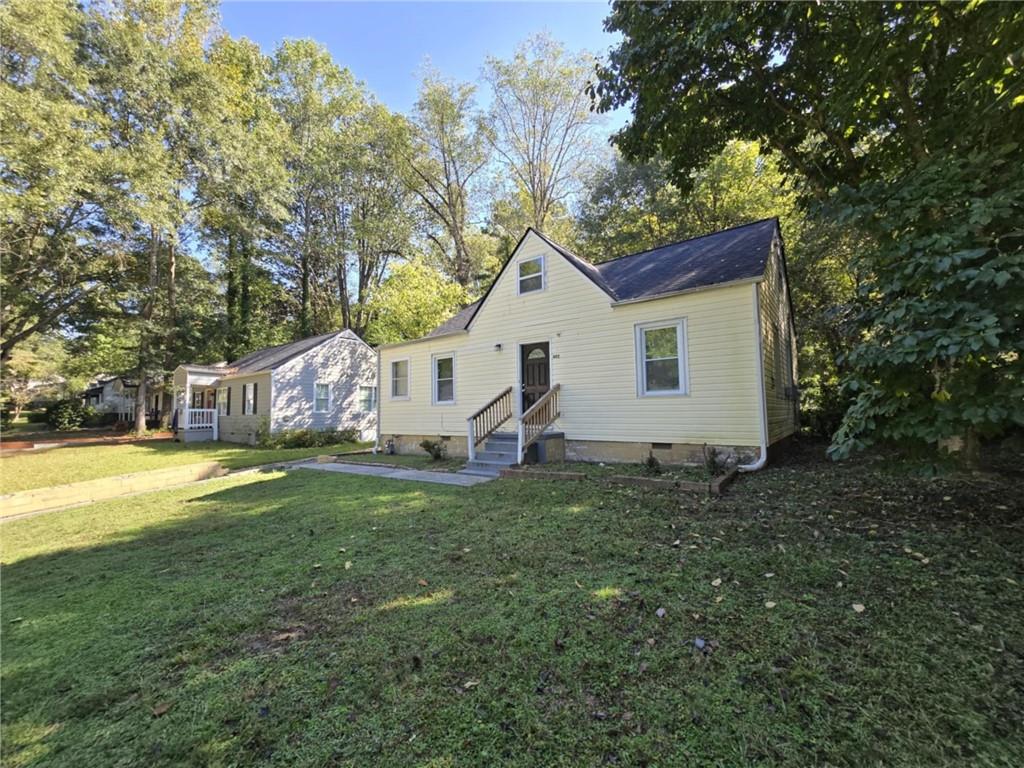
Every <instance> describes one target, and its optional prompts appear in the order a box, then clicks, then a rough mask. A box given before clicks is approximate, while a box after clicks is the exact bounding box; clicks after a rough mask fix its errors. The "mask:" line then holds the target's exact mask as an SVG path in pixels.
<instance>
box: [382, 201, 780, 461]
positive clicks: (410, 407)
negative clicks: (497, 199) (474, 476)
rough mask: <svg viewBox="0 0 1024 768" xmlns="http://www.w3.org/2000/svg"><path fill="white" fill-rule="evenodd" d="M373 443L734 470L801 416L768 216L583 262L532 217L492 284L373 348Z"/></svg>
mask: <svg viewBox="0 0 1024 768" xmlns="http://www.w3.org/2000/svg"><path fill="white" fill-rule="evenodd" d="M379 353H380V360H379V365H380V373H379V375H378V378H379V380H380V381H381V397H380V400H379V406H378V407H379V428H380V432H379V434H380V438H379V440H380V443H379V445H380V447H381V449H383V450H394V451H396V452H398V453H417V452H421V451H422V449H421V448H420V447H419V443H420V442H421V441H422V440H424V439H430V440H442V441H444V442H445V443H446V445H447V448H448V452H449V454H450V455H452V456H465V457H467V458H468V459H470V462H469V465H468V466H467V471H471V472H479V473H491V474H493V473H495V472H496V471H497V470H498V469H500V468H501V467H502V466H507V465H510V464H517V463H521V462H524V461H544V460H554V459H560V458H563V457H564V458H566V459H569V460H586V461H640V460H642V459H643V458H645V457H646V456H647V455H648V454H649V453H653V454H654V456H656V457H657V458H659V459H660V460H662V461H664V462H668V463H678V462H690V461H700V460H701V459H702V457H703V455H704V447H705V446H713V447H715V448H716V449H718V450H719V451H720V452H722V453H723V454H724V455H725V456H726V457H727V458H729V459H730V460H732V461H734V462H737V463H741V464H742V465H743V466H742V468H745V469H756V468H759V467H760V466H761V465H763V463H764V460H765V459H766V457H767V452H768V448H769V447H770V446H771V445H773V444H775V443H777V442H779V441H780V440H782V439H784V438H786V437H787V436H789V435H791V434H792V433H793V432H794V431H795V430H796V427H797V416H798V413H797V391H796V387H795V381H796V378H795V377H796V344H795V334H794V328H793V316H792V309H791V302H790V297H789V286H788V283H787V279H786V264H785V255H784V251H783V246H782V238H781V235H780V232H779V225H778V220H777V219H767V220H764V221H758V222H754V223H752V224H747V225H744V226H740V227H735V228H733V229H729V230H725V231H722V232H716V233H714V234H711V235H706V236H704V237H699V238H695V239H692V240H686V241H683V242H680V243H673V244H671V245H666V246H663V247H661V248H656V249H653V250H650V251H644V252H642V253H637V254H631V255H628V256H622V257H620V258H617V259H612V260H611V261H605V262H603V263H601V264H591V263H589V262H587V261H585V260H583V259H581V258H580V257H578V256H576V255H575V254H573V253H571V252H570V251H568V250H567V249H566V248H564V247H562V246H560V245H558V244H557V243H554V242H552V241H551V240H549V239H548V238H546V237H545V236H544V235H542V234H541V233H540V232H537V231H535V230H533V229H529V230H527V232H526V234H524V235H523V237H522V239H521V240H520V241H519V243H518V245H517V246H516V248H515V250H514V252H513V253H512V256H511V257H510V258H509V260H508V262H506V264H505V265H504V267H503V268H502V270H501V272H500V273H499V274H498V276H497V278H496V279H495V281H494V283H493V284H492V285H491V287H490V288H489V289H488V291H487V293H486V294H484V296H483V297H482V298H481V299H480V300H479V301H477V302H476V303H474V304H471V305H470V306H468V307H466V308H465V309H463V310H462V311H461V312H459V313H458V314H457V315H455V316H454V317H453V318H451V319H450V320H449V321H447V322H446V323H444V324H443V325H441V326H440V327H439V328H437V329H435V330H434V331H432V332H431V333H429V334H428V335H427V336H425V337H424V338H421V339H416V340H413V341H407V342H402V343H398V344H387V345H383V346H382V347H380V349H379Z"/></svg>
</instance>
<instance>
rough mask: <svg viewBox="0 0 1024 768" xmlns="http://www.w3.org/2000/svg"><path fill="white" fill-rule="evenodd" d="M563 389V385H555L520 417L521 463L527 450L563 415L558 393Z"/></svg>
mask: <svg viewBox="0 0 1024 768" xmlns="http://www.w3.org/2000/svg"><path fill="white" fill-rule="evenodd" d="M561 389H562V385H561V384H555V385H554V386H553V387H551V389H549V390H548V391H547V392H545V393H544V394H543V395H542V396H541V398H540V399H539V400H538V401H537V402H536V403H534V404H533V405H531V406H530V407H529V408H528V409H527V411H526V413H524V414H523V415H522V416H520V417H519V441H518V442H519V461H522V460H523V456H524V455H525V454H526V449H527V448H529V447H530V446H531V445H533V444H534V443H535V442H537V439H538V438H539V437H540V436H541V434H542V433H543V432H544V430H545V429H547V428H548V427H549V426H551V425H552V424H553V423H554V422H555V420H556V419H558V417H559V416H561V415H562V414H561V412H560V411H559V410H558V393H559V391H561Z"/></svg>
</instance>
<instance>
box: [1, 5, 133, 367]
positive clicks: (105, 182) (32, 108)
mask: <svg viewBox="0 0 1024 768" xmlns="http://www.w3.org/2000/svg"><path fill="white" fill-rule="evenodd" d="M0 29H2V30H3V34H2V35H0V62H2V65H0V68H2V70H3V72H2V78H0V145H2V147H3V150H2V152H3V158H4V162H3V163H0V294H2V299H0V358H2V360H4V361H6V360H8V359H9V358H10V356H11V354H12V352H13V351H14V349H15V347H16V346H17V345H18V344H20V343H22V342H24V341H25V340H27V339H29V338H31V337H33V336H34V335H37V334H40V333H47V332H49V331H51V330H57V329H60V328H62V327H65V326H66V323H67V319H68V317H69V316H70V315H71V314H73V313H76V312H84V311H89V309H90V304H91V303H93V302H94V301H95V300H96V298H97V295H98V294H99V293H101V292H102V291H103V289H104V288H106V287H109V286H111V285H113V284H116V283H117V281H118V280H119V278H120V275H121V272H122V270H121V263H120V260H119V258H118V254H117V248H116V245H117V243H116V240H115V239H112V238H111V237H110V234H111V232H110V223H109V220H108V217H107V213H106V207H107V206H108V204H110V203H111V202H112V201H113V200H115V199H116V198H118V197H120V196H121V195H122V194H123V187H122V186H121V178H120V177H119V176H118V175H117V173H116V171H115V168H114V166H113V163H112V158H111V154H112V153H111V151H110V145H109V142H108V140H107V132H108V130H109V128H110V121H109V119H108V117H107V116H106V115H104V113H103V111H102V110H101V109H99V107H98V105H97V104H96V102H95V100H94V99H93V98H92V95H91V93H90V87H89V67H88V65H87V64H86V62H85V38H86V31H87V17H86V15H85V13H84V12H83V11H82V10H81V8H79V7H78V6H77V4H76V3H75V2H74V1H73V0H55V1H54V2H48V3H36V2H32V1H31V0H10V1H9V2H5V3H3V4H2V5H0Z"/></svg>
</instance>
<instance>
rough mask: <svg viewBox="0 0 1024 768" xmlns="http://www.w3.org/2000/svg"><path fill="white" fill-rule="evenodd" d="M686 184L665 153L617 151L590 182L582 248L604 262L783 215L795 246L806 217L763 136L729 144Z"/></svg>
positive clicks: (789, 242)
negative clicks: (634, 157)
mask: <svg viewBox="0 0 1024 768" xmlns="http://www.w3.org/2000/svg"><path fill="white" fill-rule="evenodd" d="M688 182H689V183H688V185H687V186H686V187H685V188H682V189H681V188H680V187H678V186H676V184H674V183H673V181H672V173H671V168H670V165H669V163H668V161H667V160H665V159H664V158H662V157H655V158H652V159H651V160H648V161H646V162H642V163H633V162H630V161H629V160H628V159H626V158H624V157H622V156H621V155H616V156H615V157H614V158H613V159H612V162H611V164H610V165H608V166H604V167H602V168H601V169H599V171H598V172H597V173H596V174H595V175H594V177H593V178H592V179H591V181H590V183H589V184H588V194H587V195H586V196H585V197H584V199H583V203H582V205H581V206H580V214H579V217H578V220H577V229H578V230H579V239H580V248H581V251H582V252H584V253H586V254H587V255H588V256H589V257H590V258H591V259H593V260H596V261H602V260H604V259H608V258H612V257H614V256H621V255H622V254H624V253H630V252H636V251H642V250H645V249H648V248H654V247H657V246H659V245H664V244H666V243H669V242H672V241H675V240H685V239H686V238H690V237H695V236H698V235H703V234H707V233H709V232H714V231H716V230H721V229H727V228H729V227H734V226H737V225H739V224H745V223H748V222H751V221H756V220H757V219H764V218H769V217H772V216H778V217H779V218H780V220H782V222H783V230H784V233H785V236H786V241H787V245H788V246H790V247H792V246H793V245H795V244H796V242H797V240H798V238H799V235H800V230H802V229H803V218H804V217H803V213H802V212H801V211H798V210H797V195H796V192H795V190H794V189H793V187H792V185H791V184H788V183H787V182H786V179H785V177H784V175H783V173H782V171H781V170H780V169H779V166H778V162H777V160H776V158H774V157H771V156H765V155H762V154H761V151H760V147H759V145H758V142H756V141H731V142H729V143H727V144H726V145H725V146H724V147H723V148H722V151H721V152H719V153H718V154H716V155H714V156H712V158H711V159H710V160H709V161H708V163H707V164H706V165H704V166H703V167H701V168H698V169H696V170H694V171H692V172H691V173H690V176H689V178H688Z"/></svg>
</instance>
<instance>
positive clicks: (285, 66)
mask: <svg viewBox="0 0 1024 768" xmlns="http://www.w3.org/2000/svg"><path fill="white" fill-rule="evenodd" d="M273 78H274V89H273V94H274V103H275V105H276V108H277V111H278V113H279V114H280V115H281V117H282V118H283V119H284V122H285V124H286V125H287V127H288V130H289V131H290V134H291V143H292V151H291V153H290V156H289V159H288V171H289V174H290V177H291V179H292V185H293V187H294V194H295V197H294V202H293V204H292V206H291V216H290V221H289V222H288V224H287V225H286V227H285V231H284V234H285V239H284V241H283V243H282V246H281V248H282V251H283V254H284V255H285V257H286V261H287V263H288V264H289V265H290V270H289V271H290V272H291V275H292V279H293V280H294V282H295V285H296V288H297V293H298V302H299V306H298V328H297V335H298V336H299V337H304V336H310V335H312V334H313V333H314V332H316V331H318V330H321V329H322V328H323V325H322V324H325V323H329V322H330V320H329V319H328V318H329V314H325V312H324V309H325V308H326V307H329V306H330V305H331V304H332V298H333V296H332V294H331V292H330V286H331V285H332V283H331V281H330V279H329V278H328V277H327V275H330V274H333V272H334V268H335V267H336V266H337V264H338V263H339V262H340V261H341V258H342V256H341V254H342V251H343V250H344V247H345V244H346V241H347V237H348V233H347V227H348V220H347V213H346V207H345V205H346V198H347V194H346V189H345V186H346V181H347V178H346V177H347V172H348V166H349V164H350V163H351V162H352V161H353V157H354V155H356V154H357V153H358V152H359V149H358V147H357V143H356V142H357V134H358V129H357V122H358V119H359V116H360V115H361V114H362V112H363V111H364V110H365V109H366V98H365V94H364V93H363V92H362V90H361V88H360V87H359V85H358V84H357V83H356V81H355V78H353V77H352V74H351V73H350V72H349V71H348V70H347V69H342V68H341V67H339V66H338V65H337V64H336V63H335V62H334V60H333V59H332V58H331V55H330V53H329V52H328V51H327V49H325V48H324V47H323V46H322V45H320V44H319V43H316V42H314V41H312V40H287V41H285V42H284V43H282V44H281V46H280V47H279V48H278V49H277V51H276V52H275V54H274V70H273ZM324 291H326V295H323V292H324ZM318 306H319V307H320V312H319V314H320V318H321V319H320V320H319V321H318V320H317V317H316V315H317V308H318Z"/></svg>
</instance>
